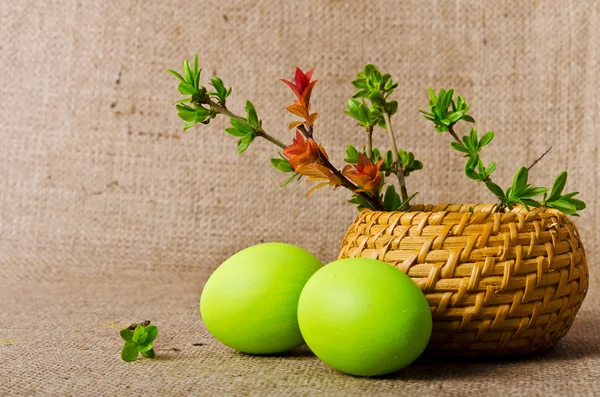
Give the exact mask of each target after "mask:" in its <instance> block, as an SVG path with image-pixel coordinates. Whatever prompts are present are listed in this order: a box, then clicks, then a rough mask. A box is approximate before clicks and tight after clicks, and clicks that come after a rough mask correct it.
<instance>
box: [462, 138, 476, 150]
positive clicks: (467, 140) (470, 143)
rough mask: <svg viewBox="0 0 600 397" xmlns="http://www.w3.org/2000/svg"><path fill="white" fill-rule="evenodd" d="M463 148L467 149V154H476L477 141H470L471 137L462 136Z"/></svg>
mask: <svg viewBox="0 0 600 397" xmlns="http://www.w3.org/2000/svg"><path fill="white" fill-rule="evenodd" d="M462 141H463V144H464V146H465V147H466V148H467V149H469V153H471V154H476V153H477V141H472V140H471V137H470V136H468V135H465V136H463V138H462Z"/></svg>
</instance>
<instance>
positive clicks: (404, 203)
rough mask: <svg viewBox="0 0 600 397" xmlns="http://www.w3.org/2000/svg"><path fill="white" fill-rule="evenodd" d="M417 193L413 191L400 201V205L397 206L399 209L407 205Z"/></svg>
mask: <svg viewBox="0 0 600 397" xmlns="http://www.w3.org/2000/svg"><path fill="white" fill-rule="evenodd" d="M417 194H419V192H414V193H413V194H411V195H410V196H408V197H407V198H406V200H404V201H403V202H402V203H400V205H399V206H398V208H399V209H403V208H404V207H406V206H408V205H409V204H410V201H411V200H412V199H413V198H415V196H416V195H417Z"/></svg>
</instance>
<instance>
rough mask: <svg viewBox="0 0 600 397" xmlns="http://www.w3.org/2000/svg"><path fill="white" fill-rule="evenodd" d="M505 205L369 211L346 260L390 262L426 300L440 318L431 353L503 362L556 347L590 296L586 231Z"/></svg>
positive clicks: (554, 216) (347, 243)
mask: <svg viewBox="0 0 600 397" xmlns="http://www.w3.org/2000/svg"><path fill="white" fill-rule="evenodd" d="M495 209H496V205H493V204H478V205H475V204H473V205H461V204H457V205H447V204H443V205H436V206H433V205H415V206H413V207H411V209H410V211H407V212H382V211H372V210H363V211H361V212H360V213H359V215H358V216H357V218H356V219H355V221H354V223H353V224H352V225H351V226H350V228H349V229H348V232H347V233H346V235H345V237H344V241H343V242H342V248H341V253H340V256H339V257H340V259H341V258H353V257H367V258H375V259H379V260H382V261H385V262H388V263H390V264H392V265H393V266H395V267H396V268H398V269H400V270H401V271H402V272H404V273H406V274H408V275H409V276H410V278H411V279H412V280H413V281H414V282H415V283H417V285H418V286H419V288H421V290H422V291H423V293H424V294H425V297H426V298H427V301H428V302H429V305H430V307H431V312H432V315H433V333H432V335H431V340H430V342H429V346H428V348H427V351H426V353H428V354H430V355H444V356H451V355H473V356H479V357H494V356H502V355H518V354H529V353H533V352H539V351H542V350H546V349H548V348H550V347H552V346H554V345H555V344H556V343H557V342H558V341H559V340H560V339H561V338H562V337H563V336H565V335H566V333H567V332H568V331H569V328H570V327H571V324H573V320H574V319H575V315H576V314H577V311H578V310H579V308H580V306H581V303H582V302H583V299H584V298H585V295H586V293H587V289H588V270H587V264H586V257H585V251H584V248H583V245H582V243H581V240H580V236H579V232H578V230H577V227H576V226H575V225H574V224H573V223H572V222H571V221H570V220H569V219H568V218H567V217H566V216H565V215H564V214H563V213H562V212H560V211H557V210H553V209H545V208H536V209H534V210H533V211H530V212H528V211H526V210H525V209H524V208H522V207H518V208H515V209H513V210H512V211H510V212H509V211H506V212H502V213H499V212H495Z"/></svg>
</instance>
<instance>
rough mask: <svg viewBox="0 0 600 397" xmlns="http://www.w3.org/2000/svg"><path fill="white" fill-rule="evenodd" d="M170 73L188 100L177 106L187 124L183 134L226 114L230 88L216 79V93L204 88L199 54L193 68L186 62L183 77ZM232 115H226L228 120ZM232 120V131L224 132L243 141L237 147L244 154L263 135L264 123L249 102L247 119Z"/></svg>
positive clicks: (211, 83) (214, 89)
mask: <svg viewBox="0 0 600 397" xmlns="http://www.w3.org/2000/svg"><path fill="white" fill-rule="evenodd" d="M168 72H169V73H171V74H172V75H173V76H175V77H177V78H178V79H179V87H178V88H179V92H180V93H181V94H183V95H186V96H187V97H186V98H183V99H181V100H179V101H177V102H175V106H176V107H177V114H178V115H179V117H180V118H181V119H182V120H183V121H185V126H184V127H183V129H184V130H187V129H188V128H191V127H193V126H194V125H196V124H197V123H202V124H208V123H210V121H211V120H212V119H214V118H215V117H216V116H217V114H219V113H225V112H226V110H227V109H226V104H227V98H228V97H229V95H231V88H227V87H225V84H224V83H223V80H221V78H220V77H216V76H215V77H213V78H212V79H211V80H210V85H211V86H212V88H213V90H211V91H209V90H208V89H207V88H206V87H204V86H202V85H201V84H200V74H201V72H202V69H199V67H198V55H197V54H196V56H195V57H194V65H193V67H192V66H191V65H190V62H189V61H188V60H184V61H183V75H181V74H180V73H178V72H176V71H174V70H169V71H168ZM187 103H189V105H188V104H187ZM229 114H230V113H228V114H227V115H228V116H229ZM229 117H230V119H229V121H230V123H231V127H229V128H226V129H225V131H226V132H227V133H228V134H229V135H232V136H234V137H237V138H240V139H239V140H238V143H237V151H238V153H242V152H244V151H245V150H246V149H248V146H250V144H251V143H252V142H253V141H254V139H255V138H256V137H257V136H258V135H260V133H261V131H262V121H261V120H259V118H258V115H257V112H256V108H255V107H254V105H253V104H252V102H250V101H246V117H245V118H243V117H238V116H235V117H232V116H229Z"/></svg>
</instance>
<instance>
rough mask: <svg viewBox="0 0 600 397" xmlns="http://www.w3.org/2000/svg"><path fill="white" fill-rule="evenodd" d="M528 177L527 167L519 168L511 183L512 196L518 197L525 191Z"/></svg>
mask: <svg viewBox="0 0 600 397" xmlns="http://www.w3.org/2000/svg"><path fill="white" fill-rule="evenodd" d="M528 177H529V171H528V170H527V167H521V168H519V170H518V171H517V173H516V175H515V177H514V179H513V183H512V194H513V195H514V196H519V194H520V193H521V192H522V191H523V190H525V188H526V186H527V178H528Z"/></svg>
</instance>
